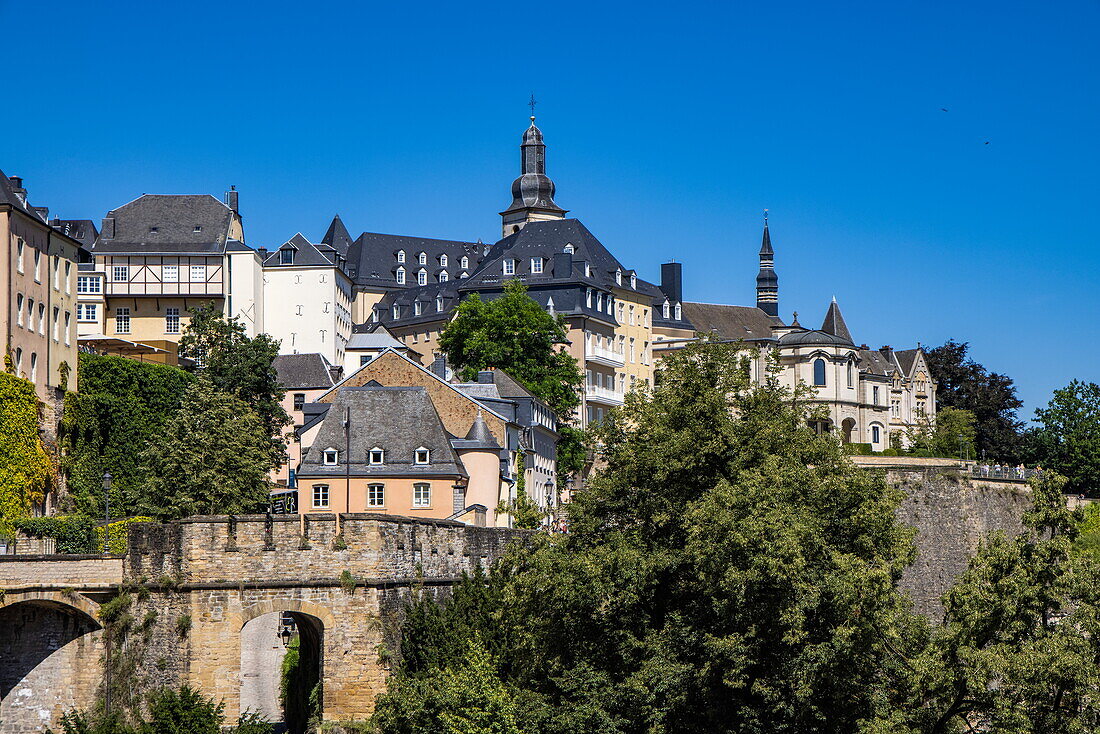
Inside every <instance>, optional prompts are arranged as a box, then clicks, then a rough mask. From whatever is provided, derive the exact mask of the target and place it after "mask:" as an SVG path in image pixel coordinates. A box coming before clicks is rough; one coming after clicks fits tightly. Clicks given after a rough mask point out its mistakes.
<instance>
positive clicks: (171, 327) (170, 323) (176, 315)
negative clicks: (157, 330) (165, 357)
mask: <svg viewBox="0 0 1100 734" xmlns="http://www.w3.org/2000/svg"><path fill="white" fill-rule="evenodd" d="M164 333H165V334H178V333H180V310H179V309H178V308H166V309H164Z"/></svg>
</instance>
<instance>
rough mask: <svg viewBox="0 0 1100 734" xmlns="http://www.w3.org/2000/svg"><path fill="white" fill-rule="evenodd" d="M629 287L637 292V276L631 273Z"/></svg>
mask: <svg viewBox="0 0 1100 734" xmlns="http://www.w3.org/2000/svg"><path fill="white" fill-rule="evenodd" d="M630 287H631V288H633V289H634V290H638V276H637V275H634V274H633V273H631V274H630Z"/></svg>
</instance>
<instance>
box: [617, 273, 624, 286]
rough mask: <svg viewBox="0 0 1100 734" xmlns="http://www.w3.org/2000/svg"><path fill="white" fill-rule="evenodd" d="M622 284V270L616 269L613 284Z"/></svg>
mask: <svg viewBox="0 0 1100 734" xmlns="http://www.w3.org/2000/svg"><path fill="white" fill-rule="evenodd" d="M622 284H623V271H621V270H616V271H615V285H622Z"/></svg>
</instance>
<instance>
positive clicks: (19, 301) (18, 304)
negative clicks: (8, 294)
mask: <svg viewBox="0 0 1100 734" xmlns="http://www.w3.org/2000/svg"><path fill="white" fill-rule="evenodd" d="M24 300H26V299H24V298H23V294H22V293H17V294H16V295H15V321H16V323H17V324H19V325H20V326H22V325H23V301H24Z"/></svg>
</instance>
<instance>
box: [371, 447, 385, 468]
mask: <svg viewBox="0 0 1100 734" xmlns="http://www.w3.org/2000/svg"><path fill="white" fill-rule="evenodd" d="M367 460H368V462H369V463H370V465H371V466H380V465H382V464H384V463H386V452H385V451H383V450H382V449H380V448H379V447H377V446H375V447H374V448H373V449H371V450H370V453H369V454H368V456H367Z"/></svg>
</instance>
